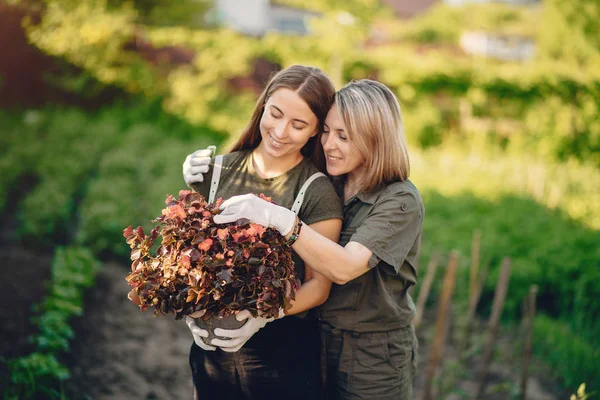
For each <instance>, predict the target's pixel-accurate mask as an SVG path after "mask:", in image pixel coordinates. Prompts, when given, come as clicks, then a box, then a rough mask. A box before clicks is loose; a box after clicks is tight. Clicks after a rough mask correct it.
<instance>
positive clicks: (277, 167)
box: [252, 142, 304, 179]
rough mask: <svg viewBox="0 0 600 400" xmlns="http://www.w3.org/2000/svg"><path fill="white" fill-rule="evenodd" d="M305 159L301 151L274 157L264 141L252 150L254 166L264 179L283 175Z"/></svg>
mask: <svg viewBox="0 0 600 400" xmlns="http://www.w3.org/2000/svg"><path fill="white" fill-rule="evenodd" d="M303 159H304V156H303V155H302V154H301V153H300V152H298V153H294V154H288V155H285V156H282V157H273V156H271V155H270V154H269V153H267V152H266V151H265V148H264V147H263V145H262V142H261V144H260V145H258V147H257V148H256V149H254V150H253V151H252V166H253V167H254V170H255V171H256V174H257V175H258V176H260V177H261V178H263V179H269V178H275V177H277V176H279V175H283V174H285V173H286V172H288V171H289V170H290V169H292V168H294V167H295V166H296V165H298V164H299V163H300V162H301V161H302V160H303Z"/></svg>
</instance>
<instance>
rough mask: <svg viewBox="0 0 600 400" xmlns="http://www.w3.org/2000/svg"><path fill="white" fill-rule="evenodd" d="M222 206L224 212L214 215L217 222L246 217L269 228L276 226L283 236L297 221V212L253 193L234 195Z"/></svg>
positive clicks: (232, 220)
mask: <svg viewBox="0 0 600 400" xmlns="http://www.w3.org/2000/svg"><path fill="white" fill-rule="evenodd" d="M220 208H221V210H223V212H222V213H221V214H219V215H215V216H214V217H213V220H214V221H215V223H217V224H226V223H228V222H234V221H237V220H238V219H242V218H245V219H248V220H250V222H254V223H256V224H260V225H262V226H265V227H267V228H275V229H277V230H278V231H279V233H281V234H282V235H283V236H285V235H287V234H288V233H290V232H291V231H292V228H293V227H294V223H295V221H296V214H295V213H294V212H293V211H290V210H288V209H287V208H285V207H281V206H278V205H277V204H273V203H269V202H268V201H266V200H263V199H261V198H260V197H258V196H255V195H253V194H244V195H241V196H233V197H232V198H230V199H229V200H226V201H224V202H223V204H221V207H220Z"/></svg>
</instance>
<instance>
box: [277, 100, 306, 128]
mask: <svg viewBox="0 0 600 400" xmlns="http://www.w3.org/2000/svg"><path fill="white" fill-rule="evenodd" d="M271 107H273V108H274V109H276V110H277V111H279V112H280V113H282V114H284V115H285V113H284V112H283V111H281V108H279V107H277V106H276V105H275V104H271ZM294 121H298V122H302V123H303V124H305V125H308V122H306V121H304V120H303V119H300V118H294Z"/></svg>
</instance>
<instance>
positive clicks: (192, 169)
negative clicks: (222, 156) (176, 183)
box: [183, 146, 217, 188]
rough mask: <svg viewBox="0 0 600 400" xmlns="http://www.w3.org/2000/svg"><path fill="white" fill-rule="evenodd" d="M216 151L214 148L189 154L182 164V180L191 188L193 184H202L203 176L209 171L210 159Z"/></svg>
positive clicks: (209, 147) (210, 147)
mask: <svg viewBox="0 0 600 400" xmlns="http://www.w3.org/2000/svg"><path fill="white" fill-rule="evenodd" d="M216 151H217V147H216V146H208V147H207V148H206V149H202V150H196V151H195V152H193V153H192V154H189V155H188V156H187V157H186V158H185V161H184V162H183V180H184V181H185V184H186V185H187V186H188V187H189V188H191V187H192V184H193V183H198V182H204V174H206V173H207V172H208V170H209V165H210V160H211V157H212V156H214V155H215V152H216Z"/></svg>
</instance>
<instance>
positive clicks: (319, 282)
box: [183, 65, 424, 400]
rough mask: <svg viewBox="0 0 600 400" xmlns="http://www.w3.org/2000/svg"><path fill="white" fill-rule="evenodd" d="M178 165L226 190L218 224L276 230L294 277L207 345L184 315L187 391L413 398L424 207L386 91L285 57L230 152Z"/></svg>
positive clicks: (332, 399) (203, 187)
mask: <svg viewBox="0 0 600 400" xmlns="http://www.w3.org/2000/svg"><path fill="white" fill-rule="evenodd" d="M183 169H184V178H185V181H186V183H187V184H188V186H190V187H192V188H193V189H194V190H196V191H197V192H199V193H201V194H202V195H204V196H205V197H206V198H207V199H208V198H210V196H211V195H212V197H213V198H218V197H221V198H225V199H228V200H227V201H225V202H224V203H223V204H222V206H221V208H222V209H223V211H222V213H221V214H220V215H218V216H215V218H214V220H215V222H216V223H228V222H233V221H236V220H238V219H240V218H245V219H248V220H250V221H251V222H255V223H258V224H262V225H264V226H266V227H272V228H275V229H277V230H278V231H279V232H280V233H281V234H282V235H283V236H285V237H286V239H288V243H290V245H291V247H292V249H293V250H294V261H295V266H296V272H297V275H298V277H299V278H300V280H301V282H302V285H301V287H300V288H299V289H298V291H297V293H296V297H295V300H294V302H293V303H292V307H291V308H289V309H287V310H286V311H285V312H284V311H283V310H281V312H280V314H279V317H278V318H271V319H266V318H262V317H260V316H258V317H256V318H253V317H251V316H250V315H249V313H245V312H244V311H242V312H240V313H239V314H238V315H237V318H238V319H240V320H243V319H246V322H245V324H244V325H243V326H242V327H241V328H240V329H237V330H223V329H216V330H215V335H217V336H218V337H217V338H213V339H212V341H210V342H209V344H206V343H205V342H204V340H203V339H204V338H207V337H208V336H209V335H208V332H207V331H205V330H203V329H201V328H199V327H198V326H196V324H195V322H194V320H193V319H192V318H189V317H188V318H187V323H188V326H189V328H190V330H191V331H192V334H193V336H194V343H193V344H192V349H191V352H190V360H189V361H190V366H191V369H192V377H193V381H194V387H195V396H196V397H197V398H199V399H204V398H206V399H214V398H221V399H329V400H337V399H367V398H368V399H372V400H386V399H390V400H391V399H394V400H402V399H411V398H412V380H413V377H414V374H415V369H416V350H417V339H416V336H415V332H414V327H413V325H412V320H413V318H414V316H415V307H414V303H413V301H412V299H411V297H410V295H409V294H408V289H409V288H410V287H411V286H412V285H414V284H415V283H416V270H415V267H416V258H417V253H418V250H419V244H420V240H421V229H422V224H423V214H424V208H423V202H422V200H421V197H420V195H419V192H418V190H417V188H416V187H415V186H414V185H413V184H412V183H411V181H410V180H409V179H408V177H409V173H410V165H409V157H408V152H407V147H406V141H405V138H404V132H403V126H402V117H401V113H400V106H399V104H398V100H397V99H396V97H395V96H394V94H393V93H392V92H391V91H390V90H389V89H388V88H387V87H386V86H384V85H382V84H381V83H378V82H375V81H372V80H360V81H354V82H351V83H349V84H347V85H346V86H344V87H343V88H342V89H340V90H339V91H337V92H336V91H335V89H334V86H333V84H332V82H331V80H330V79H329V78H328V77H327V76H326V75H325V74H324V73H323V72H322V71H321V70H319V69H317V68H313V67H307V66H301V65H294V66H291V67H289V68H286V69H284V70H282V71H280V72H279V73H277V74H276V75H275V76H274V77H273V78H272V79H271V80H270V82H269V83H268V84H267V86H266V88H265V89H264V91H263V92H262V94H261V95H260V97H259V99H258V101H257V103H256V107H255V109H254V112H253V114H252V117H251V119H250V121H249V123H248V125H247V127H246V128H245V129H244V131H243V132H242V135H241V136H240V139H239V140H238V142H237V143H236V144H235V145H234V146H233V148H232V149H231V151H230V152H229V153H227V154H224V155H223V156H219V157H217V158H215V157H213V155H212V152H211V150H208V149H204V150H198V151H196V152H194V153H192V154H190V155H189V156H188V157H187V159H186V160H185V163H184V168H183ZM216 171H218V173H215V172H216ZM215 176H216V178H215ZM215 182H217V183H218V185H215ZM211 191H212V193H211ZM248 193H264V194H265V195H266V196H269V197H271V198H272V200H273V201H274V202H275V203H277V205H276V204H273V203H269V202H267V201H265V200H262V199H260V198H259V197H257V196H255V195H252V194H248ZM215 196H216V197H215Z"/></svg>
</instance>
